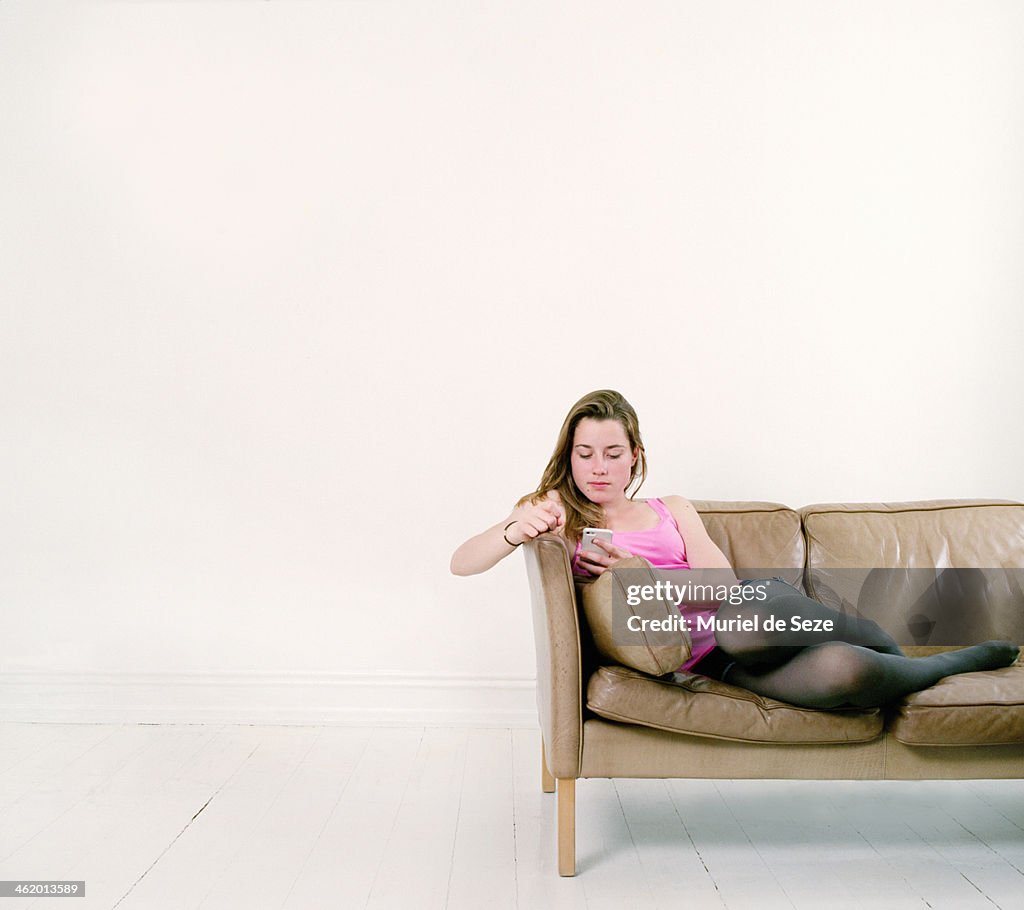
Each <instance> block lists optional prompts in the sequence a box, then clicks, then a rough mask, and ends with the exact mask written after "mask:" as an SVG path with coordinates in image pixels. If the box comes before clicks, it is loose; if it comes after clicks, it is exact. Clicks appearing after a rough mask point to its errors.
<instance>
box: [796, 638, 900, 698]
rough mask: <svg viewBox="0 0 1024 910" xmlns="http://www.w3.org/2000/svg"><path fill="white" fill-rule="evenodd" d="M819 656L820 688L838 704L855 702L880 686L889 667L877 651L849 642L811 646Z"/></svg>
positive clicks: (818, 678)
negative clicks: (883, 662)
mask: <svg viewBox="0 0 1024 910" xmlns="http://www.w3.org/2000/svg"><path fill="white" fill-rule="evenodd" d="M807 650H808V651H813V652H814V653H815V656H816V660H815V664H816V667H815V675H816V676H817V680H816V683H817V685H816V688H819V689H820V691H821V692H822V695H823V697H825V698H827V699H828V700H830V701H833V703H834V706H835V707H838V706H840V705H851V704H852V705H855V704H858V703H860V702H862V701H863V699H864V697H865V696H868V697H869V700H870V695H871V693H872V692H873V691H874V690H875V689H877V688H878V685H879V683H881V681H882V679H883V676H884V673H885V670H884V667H883V666H882V664H881V661H880V660H879V658H878V655H877V654H876V653H875V652H874V651H870V650H868V649H866V648H861V647H858V646H857V645H850V644H847V643H846V642H840V641H837V642H826V643H824V644H820V645H813V646H812V647H810V648H808V649H807Z"/></svg>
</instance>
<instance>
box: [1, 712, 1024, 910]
mask: <svg viewBox="0 0 1024 910" xmlns="http://www.w3.org/2000/svg"><path fill="white" fill-rule="evenodd" d="M539 748H540V746H539V734H538V733H537V732H536V731H532V730H508V729H461V728H460V729H454V728H367V727H299V726H291V727H285V726H260V727H256V726H223V725H194V726H193V725H122V726H118V725H85V724H82V725H78V724H20V723H7V724H0V880H13V879H28V880H42V879H70V880H82V879H84V880H85V882H86V896H85V897H84V898H45V899H42V898H37V899H25V898H9V897H8V898H0V910H7V908H11V910H15V908H21V907H32V908H37V910H43V908H48V907H51V906H52V907H57V908H62V910H86V908H113V907H117V908H119V910H164V908H167V910H170V908H173V910H185V908H198V907H202V908H204V910H211V908H216V910H221V908H224V910H226V908H240V910H241V908H244V910H261V908H274V910H277V908H282V910H319V908H346V910H347V908H363V907H370V908H391V907H394V908H401V910H422V908H428V910H429V908H443V907H449V908H467V910H481V908H484V910H500V908H513V907H516V908H528V910H534V908H538V910H545V908H569V907H571V908H591V910H594V908H610V910H612V908H614V910H623V907H626V908H628V907H644V908H645V910H646V908H658V907H681V908H687V910H703V908H716V907H728V908H746V907H750V908H758V910H765V908H775V907H785V908H813V910H819V908H822V907H826V906H827V907H829V908H835V907H850V908H863V907H881V908H886V910H894V908H902V907H907V908H936V910H938V908H973V907H977V908H984V910H993V908H999V907H1001V908H1024V782H1022V781H949V782H932V781H926V782H911V783H901V782H892V781H875V782H857V783H854V782H818V781H638V780H620V781H615V782H612V781H606V780H582V781H579V783H578V784H577V824H578V832H577V860H578V875H577V877H576V878H574V879H562V878H559V876H558V874H557V872H556V868H555V842H554V837H555V833H554V818H555V800H554V796H553V795H550V794H544V793H542V792H541V790H540V771H539V767H538V751H539Z"/></svg>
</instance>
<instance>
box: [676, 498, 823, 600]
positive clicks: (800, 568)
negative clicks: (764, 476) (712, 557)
mask: <svg viewBox="0 0 1024 910" xmlns="http://www.w3.org/2000/svg"><path fill="white" fill-rule="evenodd" d="M692 502H693V507H694V508H695V509H696V510H697V512H698V513H699V514H700V517H701V521H703V522H704V527H705V528H706V529H707V532H708V536H709V537H710V538H711V539H712V540H713V541H714V542H715V543H716V544H717V545H718V548H719V549H720V550H721V551H722V552H723V553H724V554H725V555H726V556H727V557H728V559H729V564H730V565H731V566H732V567H733V569H735V571H736V574H737V575H738V576H739V577H740V578H771V577H772V576H773V575H777V576H779V577H781V578H784V579H785V580H786V581H787V582H789V583H790V584H791V585H795V586H796V587H798V588H801V589H802V587H801V586H802V583H803V572H804V553H805V549H804V537H803V531H802V529H801V525H800V514H799V513H798V512H795V511H794V510H793V509H791V508H789V506H784V505H781V504H779V503H777V502H723V501H720V500H710V499H694V500H693V501H692Z"/></svg>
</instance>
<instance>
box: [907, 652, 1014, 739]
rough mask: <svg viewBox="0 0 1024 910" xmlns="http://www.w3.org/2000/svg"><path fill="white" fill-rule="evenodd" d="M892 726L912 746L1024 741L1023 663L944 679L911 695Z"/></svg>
mask: <svg viewBox="0 0 1024 910" xmlns="http://www.w3.org/2000/svg"><path fill="white" fill-rule="evenodd" d="M889 730H890V731H891V733H892V735H893V736H894V737H895V738H896V739H898V740H899V741H900V742H901V743H906V744H907V745H910V746H986V745H1000V744H1006V743H1024V666H1021V665H1020V664H1013V665H1012V666H1009V667H1004V668H1003V669H1001V670H984V671H981V672H978V673H960V674H958V675H956V676H947V677H946V678H945V679H940V680H939V681H938V682H937V683H936V684H935V685H934V686H932V687H931V688H928V689H924V690H923V691H921V692H914V693H912V694H910V695H908V696H907V697H906V698H905V699H904V700H903V701H902V702H901V703H900V705H899V707H898V713H897V714H896V715H895V716H894V717H893V718H892V720H891V722H890V724H889Z"/></svg>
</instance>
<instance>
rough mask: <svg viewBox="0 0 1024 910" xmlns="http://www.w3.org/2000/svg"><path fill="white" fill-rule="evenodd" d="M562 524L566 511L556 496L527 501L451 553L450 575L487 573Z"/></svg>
mask: <svg viewBox="0 0 1024 910" xmlns="http://www.w3.org/2000/svg"><path fill="white" fill-rule="evenodd" d="M510 524H511V527H508V526H509V525H510ZM564 524H565V512H564V511H563V509H562V504H561V502H560V501H559V499H558V494H557V493H554V492H552V493H549V494H548V498H547V499H544V500H542V501H541V502H539V503H530V502H527V503H524V504H523V505H521V506H516V508H514V509H513V510H512V511H511V512H510V513H509V514H508V515H506V516H505V517H504V518H503V519H502V520H501V521H499V522H498V523H497V524H495V525H492V526H491V527H489V528H488V529H487V530H486V531H483V532H482V533H480V534H477V535H476V536H475V537H471V538H470V539H469V540H467V541H466V542H465V543H464V544H463V545H462V546H461V547H459V548H458V549H457V550H456V551H455V552H454V553H453V554H452V561H451V570H452V574H454V575H479V574H480V573H481V572H486V571H487V570H488V569H490V568H491V567H492V566H495V565H497V564H498V563H499V562H501V560H503V559H504V558H505V557H506V556H508V555H509V553H511V552H513V551H514V550H515V549H516V548H517V547H518V546H519V544H521V543H523V542H524V541H526V540H531V539H533V538H534V537H536V536H537V535H538V534H543V533H545V532H546V531H557V530H558V529H559V528H561V527H562V525H564ZM506 528H508V530H506ZM509 541H511V543H510V542H509Z"/></svg>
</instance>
